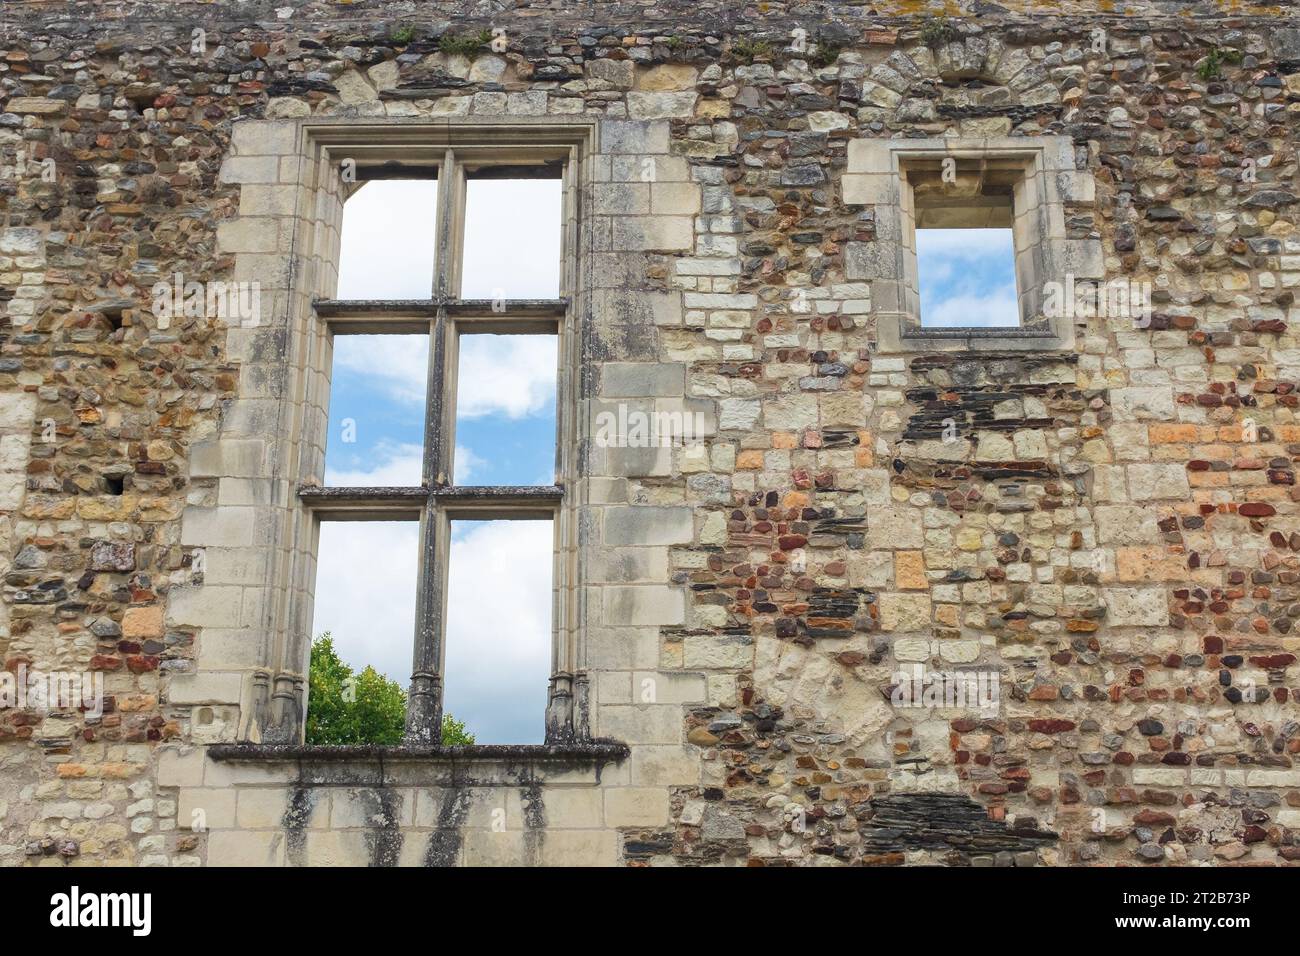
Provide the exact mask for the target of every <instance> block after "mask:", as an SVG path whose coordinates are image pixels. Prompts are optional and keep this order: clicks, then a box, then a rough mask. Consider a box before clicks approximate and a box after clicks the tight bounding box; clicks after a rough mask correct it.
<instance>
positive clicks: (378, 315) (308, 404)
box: [264, 117, 596, 747]
mask: <svg viewBox="0 0 1300 956" xmlns="http://www.w3.org/2000/svg"><path fill="white" fill-rule="evenodd" d="M547 119H548V121H547V122H530V121H528V120H527V118H517V117H512V118H510V119H509V120H506V121H502V120H500V119H495V120H494V121H477V120H476V119H474V118H458V119H457V120H455V121H452V122H440V123H428V122H420V123H409V122H400V121H398V122H376V123H357V122H355V121H350V122H346V123H344V122H331V121H328V120H327V121H321V122H306V123H303V124H302V126H301V128H300V136H299V151H298V154H297V157H296V159H297V162H298V170H297V172H296V173H294V174H291V175H292V176H293V178H294V179H296V182H297V186H298V189H297V192H298V196H299V206H298V218H299V221H300V222H303V221H305V223H306V224H307V227H308V228H305V229H300V230H297V232H298V234H299V235H298V238H297V239H295V243H296V244H298V248H297V249H296V250H294V254H293V257H292V258H293V260H294V267H293V268H294V271H295V272H296V273H297V275H296V277H295V278H296V281H294V282H293V286H294V288H292V289H291V292H290V304H289V325H290V334H289V336H288V341H287V342H286V346H287V352H288V356H287V359H288V361H289V362H290V363H291V366H292V368H293V370H294V375H293V377H294V379H295V380H296V381H295V382H294V383H293V384H292V385H291V388H292V390H293V391H294V393H295V395H294V407H295V409H296V414H295V415H294V416H293V418H294V419H295V421H293V422H292V423H291V427H289V428H288V429H286V431H287V434H285V435H283V436H282V438H281V440H280V454H279V455H278V456H277V457H279V458H280V460H281V462H282V463H283V473H284V475H285V479H286V484H287V485H288V486H289V490H290V495H289V496H288V497H289V499H290V500H289V501H288V502H286V504H287V505H288V509H287V511H288V514H287V517H286V520H285V522H284V526H283V528H282V532H281V534H280V538H281V541H280V544H279V545H278V546H276V548H275V551H276V557H275V561H274V562H273V563H274V564H275V565H276V573H278V574H280V575H283V580H286V581H288V582H290V584H289V586H288V587H287V588H283V589H278V590H279V593H280V595H281V605H280V607H279V609H278V611H276V612H275V618H276V620H277V621H278V622H279V623H278V626H275V627H273V629H272V634H273V641H272V644H273V646H272V647H270V648H268V651H269V652H270V653H269V655H268V656H269V657H270V660H269V661H268V664H269V666H268V668H267V672H268V673H267V676H268V678H269V677H270V676H271V674H274V686H273V687H272V688H271V694H272V699H271V701H270V704H271V710H272V714H271V715H270V719H269V720H266V721H264V723H265V725H266V726H267V727H268V728H269V729H270V730H271V733H270V734H269V735H267V737H265V738H264V739H266V740H267V742H275V741H277V740H278V741H285V742H292V741H293V740H298V739H301V727H302V722H303V720H304V719H305V703H306V701H305V694H304V687H303V679H302V676H301V675H305V674H306V672H307V659H308V657H309V655H310V643H311V623H312V608H313V600H312V598H313V587H314V581H315V571H316V550H317V544H318V540H319V530H320V524H321V522H322V521H335V520H403V519H408V520H409V519H417V520H419V522H420V573H419V579H420V591H419V600H418V604H417V608H416V618H417V620H416V632H415V639H414V652H413V658H414V661H413V667H412V681H411V688H410V694H409V697H408V711H407V728H406V741H407V744H408V745H416V746H426V747H428V746H435V747H436V746H437V744H438V743H439V741H440V739H441V716H442V680H441V677H442V672H443V661H444V658H445V640H444V633H443V632H444V627H445V620H446V613H445V606H446V573H447V558H448V542H449V530H450V522H451V521H452V520H455V519H481V520H483V519H494V518H504V519H548V520H551V521H553V527H554V533H555V565H554V584H553V594H554V600H553V604H552V637H553V640H552V665H551V676H550V682H549V683H550V686H549V689H548V698H547V707H546V713H545V715H544V718H545V725H546V743H547V745H552V746H554V745H557V744H568V743H572V742H581V741H586V740H589V739H590V737H591V734H590V729H589V726H588V716H587V715H588V701H587V690H588V688H587V678H586V674H585V672H584V670H583V664H582V662H583V661H584V660H585V650H584V649H583V648H582V646H581V642H582V625H581V622H582V611H581V607H580V603H581V582H580V581H579V568H578V562H577V550H578V547H577V542H578V517H577V514H578V509H577V502H576V501H575V500H574V499H575V496H574V495H573V494H572V493H570V492H571V489H572V488H573V487H574V486H575V485H576V483H577V480H578V468H579V466H578V460H577V455H578V440H577V433H578V428H579V423H578V422H577V421H576V414H577V408H578V401H577V391H578V388H579V387H580V383H579V382H578V380H577V370H578V369H579V368H580V343H579V335H578V334H577V319H576V310H575V302H576V301H578V299H579V297H580V295H581V290H582V286H583V283H582V269H581V259H582V257H581V255H580V253H579V249H580V248H581V247H582V245H583V242H584V240H583V235H582V230H581V225H580V223H581V205H582V197H583V196H584V195H585V194H586V192H588V191H589V186H588V183H589V182H590V181H591V170H590V168H589V167H590V162H591V156H592V155H593V151H594V149H595V130H596V127H595V124H594V122H592V121H590V120H582V121H571V122H564V121H551V118H547ZM343 160H349V161H350V162H349V164H348V166H350V167H351V169H353V170H355V171H356V173H357V179H358V180H365V179H378V178H394V177H402V176H410V177H412V178H419V177H420V176H428V175H429V174H430V172H431V170H432V168H433V167H438V173H437V179H438V194H439V196H438V224H437V228H438V250H437V265H436V270H435V282H434V288H433V289H432V290H431V295H430V297H429V298H428V299H421V300H394V301H389V300H383V301H376V300H339V299H336V298H334V294H335V289H336V285H337V277H338V255H339V248H340V227H341V223H342V211H343V204H344V201H345V200H346V198H347V195H348V194H349V191H350V190H351V189H352V188H354V187H352V186H350V185H349V183H348V182H347V181H345V178H344V176H343V173H342V170H343V169H344V168H345V167H344V163H343ZM467 164H468V165H473V166H480V165H491V166H519V165H536V164H558V165H559V166H560V167H561V173H560V178H561V180H562V184H563V186H562V189H563V200H562V204H563V205H562V208H563V222H562V229H563V239H562V261H561V270H560V273H561V278H560V289H559V292H558V295H557V297H556V298H555V299H546V300H536V299H529V300H519V299H507V300H504V302H502V301H497V302H495V303H494V302H492V301H487V300H483V301H479V300H467V299H461V298H459V296H458V294H457V293H458V288H459V275H458V268H459V263H460V255H459V245H460V242H461V237H462V236H463V225H464V223H463V215H464V208H465V203H464V196H465V176H464V170H465V168H466V166H467ZM444 170H450V171H452V175H446V174H445V173H444ZM363 332H385V333H404V332H410V333H419V334H427V335H429V336H430V374H429V382H430V385H431V387H432V386H433V385H434V384H435V383H440V384H441V388H440V389H439V391H438V394H436V395H435V394H432V392H431V394H430V395H429V396H428V398H427V411H426V423H425V430H426V434H425V458H424V467H423V475H422V483H421V485H420V486H417V487H410V488H325V487H322V486H321V479H322V478H323V475H324V461H325V457H324V456H325V439H326V431H327V427H328V402H329V378H330V374H331V369H332V353H333V336H334V334H335V333H352V334H355V333H363ZM464 332H481V333H524V334H527V333H533V334H535V333H543V334H555V335H556V336H557V339H558V360H559V367H558V370H557V416H556V417H557V439H556V441H557V446H556V475H557V477H556V484H555V485H553V486H537V487H505V488H503V487H496V486H492V487H486V486H456V485H454V484H451V483H450V482H449V481H448V475H449V473H450V457H449V455H450V449H451V445H450V442H451V441H452V440H453V439H452V435H453V430H454V425H455V423H454V420H449V417H450V416H454V402H448V401H444V400H443V398H444V397H445V396H446V395H447V394H448V390H450V394H451V395H452V396H453V397H454V394H455V387H456V368H455V362H456V355H457V349H456V343H457V341H458V335H459V334H460V333H464ZM538 716H539V719H541V718H542V717H543V715H538Z"/></svg>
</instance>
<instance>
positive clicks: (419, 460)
mask: <svg viewBox="0 0 1300 956" xmlns="http://www.w3.org/2000/svg"><path fill="white" fill-rule="evenodd" d="M371 455H372V457H373V462H372V464H371V466H370V467H369V468H358V467H352V468H338V467H334V466H331V467H329V468H327V469H326V470H325V484H326V485H330V486H333V487H338V488H356V487H359V486H398V485H418V484H420V481H421V478H422V477H423V470H424V468H423V466H424V449H423V448H422V447H420V446H419V445H411V444H393V443H390V442H380V443H379V444H377V445H376V446H375V447H374V448H373V449H371Z"/></svg>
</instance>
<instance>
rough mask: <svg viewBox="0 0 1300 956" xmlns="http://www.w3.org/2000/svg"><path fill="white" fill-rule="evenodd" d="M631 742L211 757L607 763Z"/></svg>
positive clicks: (289, 748) (296, 747) (316, 749)
mask: <svg viewBox="0 0 1300 956" xmlns="http://www.w3.org/2000/svg"><path fill="white" fill-rule="evenodd" d="M629 752H630V751H629V750H628V746H627V744H625V743H622V742H620V741H617V740H603V739H602V740H591V741H587V742H586V743H571V744H472V745H470V746H462V747H441V746H437V747H434V746H423V745H421V746H413V745H412V746H408V745H407V744H213V745H212V746H210V747H208V756H209V757H211V758H212V759H213V760H219V761H258V762H277V761H323V762H339V761H344V762H346V761H361V760H430V761H433V760H436V761H448V762H478V761H530V762H532V761H564V762H567V761H587V762H592V763H605V762H607V761H618V760H622V759H624V758H625V757H627V755H628V753H629Z"/></svg>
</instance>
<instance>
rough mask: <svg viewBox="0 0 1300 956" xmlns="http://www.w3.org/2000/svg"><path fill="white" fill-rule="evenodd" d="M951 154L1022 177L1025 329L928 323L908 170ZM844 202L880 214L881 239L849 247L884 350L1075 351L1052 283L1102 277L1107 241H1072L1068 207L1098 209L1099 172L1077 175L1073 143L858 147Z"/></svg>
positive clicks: (854, 275)
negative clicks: (1050, 303) (1047, 298)
mask: <svg viewBox="0 0 1300 956" xmlns="http://www.w3.org/2000/svg"><path fill="white" fill-rule="evenodd" d="M947 157H952V158H954V159H956V160H958V161H959V162H971V161H974V162H987V161H1003V162H1004V164H1005V162H1007V161H1009V162H1010V163H1012V164H1015V165H1016V166H1019V167H1020V168H1021V169H1022V170H1023V173H1022V175H1021V177H1020V178H1019V179H1018V180H1017V182H1016V183H1015V185H1014V187H1013V200H1012V229H1013V239H1014V246H1015V255H1016V262H1015V271H1016V286H1017V296H1018V304H1019V309H1020V325H1019V326H1018V327H1003V328H979V327H965V328H934V327H926V326H923V325H922V324H921V310H920V295H919V277H918V270H917V258H916V206H915V201H914V197H913V193H912V187H911V185H910V183H909V181H908V171H909V169H916V168H927V167H932V166H936V165H939V164H941V163H942V161H943V160H944V159H945V158H947ZM842 190H843V196H844V202H845V203H846V204H848V205H854V204H863V205H871V206H874V207H875V228H876V239H875V241H874V242H869V243H850V244H849V246H848V248H847V250H846V276H847V278H848V279H849V280H850V281H861V280H866V281H870V282H871V299H872V311H873V313H874V314H875V319H876V335H877V348H878V350H879V351H881V352H914V351H944V352H947V351H1007V350H1017V351H1043V350H1057V349H1060V350H1065V349H1072V348H1073V347H1074V338H1075V328H1074V324H1073V321H1072V319H1071V318H1070V317H1069V316H1065V315H1063V316H1049V315H1044V313H1043V300H1044V289H1045V286H1046V284H1047V283H1048V282H1061V283H1064V282H1065V276H1066V274H1067V273H1069V274H1073V275H1074V276H1075V278H1076V279H1078V280H1100V279H1101V278H1102V276H1103V272H1104V267H1103V260H1102V251H1101V242H1100V240H1098V239H1076V238H1070V237H1069V235H1068V234H1067V231H1066V225H1065V208H1066V204H1067V203H1070V204H1074V205H1090V204H1091V203H1092V201H1093V194H1094V190H1095V183H1094V181H1093V178H1092V174H1091V173H1089V172H1087V171H1080V170H1077V169H1076V168H1075V162H1074V143H1073V141H1072V140H1071V139H1070V137H1068V136H1034V137H1027V136H1026V137H1013V136H1008V137H991V138H975V137H934V138H927V139H855V140H850V141H849V147H848V169H847V171H846V173H845V174H844V176H843V180H842Z"/></svg>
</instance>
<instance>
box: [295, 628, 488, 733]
mask: <svg viewBox="0 0 1300 956" xmlns="http://www.w3.org/2000/svg"><path fill="white" fill-rule="evenodd" d="M405 725H406V692H405V691H403V690H402V688H401V686H400V685H399V684H398V683H397V682H396V681H391V680H389V679H388V678H386V677H385V676H384V675H383V674H380V673H379V672H378V671H376V670H375V669H374V668H373V667H366V668H365V670H363V671H362V672H361V673H360V674H354V673H353V671H352V668H351V667H349V666H348V665H347V664H345V663H344V662H343V660H342V659H341V658H340V657H339V655H338V652H337V651H336V650H335V649H334V640H333V638H331V637H330V633H329V632H328V631H326V632H325V633H324V634H322V635H320V636H319V637H318V638H316V640H315V641H313V642H312V645H311V673H310V679H309V681H308V691H307V743H309V744H400V743H401V742H402V732H403V730H404V728H405ZM442 742H443V744H445V745H447V746H463V745H468V744H472V743H474V735H473V734H470V733H466V731H465V724H464V723H463V722H462V721H458V720H456V719H455V718H453V717H452V716H451V715H450V714H447V715H446V716H444V717H443V719H442Z"/></svg>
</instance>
